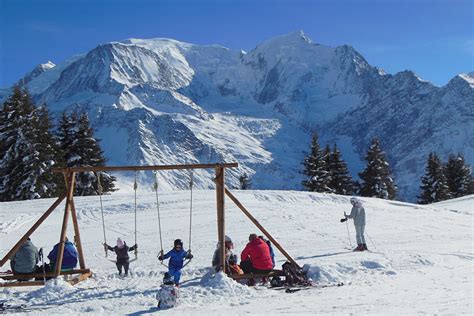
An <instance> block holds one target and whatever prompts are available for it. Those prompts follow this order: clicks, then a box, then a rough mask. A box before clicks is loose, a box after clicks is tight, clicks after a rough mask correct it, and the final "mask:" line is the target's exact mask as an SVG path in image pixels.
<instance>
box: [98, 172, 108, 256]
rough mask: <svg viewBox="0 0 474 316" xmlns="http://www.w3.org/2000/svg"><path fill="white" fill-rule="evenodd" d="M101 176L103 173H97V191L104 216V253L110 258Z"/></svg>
mask: <svg viewBox="0 0 474 316" xmlns="http://www.w3.org/2000/svg"><path fill="white" fill-rule="evenodd" d="M100 175H101V172H100V171H99V172H98V173H97V190H98V191H99V200H100V213H101V215H102V231H103V233H104V251H105V257H106V258H107V256H108V251H107V246H106V245H107V235H106V233H105V219H104V205H103V204H102V184H101V183H100Z"/></svg>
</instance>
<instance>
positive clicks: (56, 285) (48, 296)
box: [29, 278, 75, 301]
mask: <svg viewBox="0 0 474 316" xmlns="http://www.w3.org/2000/svg"><path fill="white" fill-rule="evenodd" d="M74 291H75V289H74V287H73V286H72V285H71V284H69V283H67V282H66V281H64V280H62V279H59V278H58V279H53V280H50V281H48V282H46V284H45V286H43V287H42V288H40V289H38V290H36V291H33V292H31V293H29V297H30V299H39V300H41V301H51V300H53V301H55V300H58V299H61V298H63V297H64V296H65V295H67V294H68V293H71V292H74Z"/></svg>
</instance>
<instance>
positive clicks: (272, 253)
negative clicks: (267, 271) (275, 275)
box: [258, 236, 275, 269]
mask: <svg viewBox="0 0 474 316" xmlns="http://www.w3.org/2000/svg"><path fill="white" fill-rule="evenodd" d="M258 238H260V239H261V240H263V241H264V242H265V243H266V244H267V246H268V249H270V257H272V263H273V267H272V269H274V268H275V251H273V247H272V244H271V243H270V240H268V239H265V237H263V236H258Z"/></svg>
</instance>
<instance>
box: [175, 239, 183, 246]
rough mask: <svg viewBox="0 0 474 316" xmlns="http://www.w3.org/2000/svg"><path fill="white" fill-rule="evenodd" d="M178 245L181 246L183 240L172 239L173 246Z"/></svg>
mask: <svg viewBox="0 0 474 316" xmlns="http://www.w3.org/2000/svg"><path fill="white" fill-rule="evenodd" d="M178 245H179V246H181V248H182V247H183V241H182V240H181V239H176V240H175V241H174V246H175V247H176V246H178Z"/></svg>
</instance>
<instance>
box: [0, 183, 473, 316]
mask: <svg viewBox="0 0 474 316" xmlns="http://www.w3.org/2000/svg"><path fill="white" fill-rule="evenodd" d="M126 190H127V188H124V190H123V191H126ZM140 190H146V188H142V187H140ZM234 194H235V195H236V196H237V197H238V198H239V199H240V200H241V201H242V203H243V204H244V205H245V206H246V207H247V208H248V209H249V210H251V212H252V213H253V215H254V216H255V217H256V218H257V219H258V220H259V221H260V223H261V224H263V225H264V226H265V227H266V228H267V229H268V230H269V231H270V232H271V233H272V234H273V235H274V236H275V237H276V238H277V239H278V240H279V241H280V242H281V244H282V245H283V246H284V247H285V248H286V250H287V251H288V252H289V253H290V254H291V255H292V256H293V257H294V258H295V259H296V260H297V261H298V262H299V263H300V264H302V265H303V264H307V265H308V266H307V267H308V268H309V275H311V276H312V278H313V279H314V280H315V281H317V282H319V283H320V284H322V285H323V284H332V283H336V282H344V284H345V285H344V286H342V287H330V288H322V289H321V288H314V289H309V290H304V291H299V292H296V293H293V294H286V293H284V292H283V291H276V290H270V289H266V288H262V287H257V288H255V289H254V288H247V287H245V286H242V285H239V284H237V283H235V282H233V281H231V280H229V279H227V278H225V277H221V276H218V277H217V278H215V279H209V278H207V277H204V278H203V279H202V277H203V276H205V275H206V272H207V271H208V267H209V265H210V262H211V259H212V254H213V251H214V249H215V245H216V237H217V231H216V230H217V229H216V215H215V193H214V191H212V190H209V191H207V190H202V191H201V190H198V191H195V192H194V217H193V230H192V233H193V235H192V244H191V248H192V251H193V253H194V255H195V258H194V259H193V261H192V262H191V264H190V265H188V266H187V267H186V268H185V269H184V274H183V283H182V285H181V287H180V306H178V307H177V308H175V309H172V310H168V311H165V313H167V314H176V315H183V314H184V315H186V314H198V315H204V314H205V315H211V314H219V315H222V314H229V313H232V314H238V315H240V314H246V313H258V314H262V313H265V314H272V315H273V314H285V315H288V314H291V315H296V314H298V315H301V314H343V315H344V314H377V315H380V314H397V315H398V314H404V315H406V314H420V313H421V314H449V315H466V314H472V311H473V300H472V298H473V295H474V293H473V289H474V281H473V278H472V273H473V265H472V262H473V259H474V253H473V249H472V240H473V237H474V236H473V232H474V229H473V228H474V227H473V218H472V216H473V215H474V210H473V209H472V205H473V204H474V196H472V195H471V196H468V197H464V198H461V199H457V200H452V201H447V202H443V203H438V204H433V205H424V206H420V205H414V204H409V203H402V202H394V201H385V200H379V199H370V198H364V199H363V202H364V205H365V209H366V212H367V221H368V222H367V234H368V235H367V237H369V238H370V239H369V240H368V246H369V248H370V249H371V251H370V252H362V253H357V252H351V251H350V250H348V248H350V245H349V239H348V235H347V231H346V225H345V224H341V223H340V222H339V219H340V218H341V215H342V214H343V212H344V211H349V209H350V204H349V198H348V197H343V196H337V195H330V194H327V195H325V194H316V193H307V192H294V191H235V192H234ZM154 199H155V198H154V195H153V194H152V193H145V192H143V191H141V192H140V194H139V195H138V222H137V225H138V244H139V253H138V261H135V262H133V263H132V264H131V269H132V275H131V276H130V277H128V278H123V279H122V278H119V277H118V276H117V273H116V271H115V265H114V264H113V263H111V262H109V261H107V260H106V259H105V258H104V253H103V248H102V245H101V242H102V241H103V239H102V222H101V214H100V208H99V205H100V204H99V200H98V197H77V198H76V208H77V212H78V218H79V224H80V227H81V232H82V234H81V237H82V241H83V245H84V252H85V261H86V264H87V266H88V267H90V268H91V269H92V271H93V272H94V276H93V277H92V278H91V279H89V280H87V281H84V282H82V283H79V284H78V285H76V286H75V287H70V286H68V285H67V284H65V283H64V282H51V283H50V284H48V285H47V286H45V287H44V288H38V287H34V288H9V289H1V290H0V302H3V301H7V302H8V303H9V304H12V305H17V304H18V305H19V304H22V303H24V304H27V305H28V306H30V307H31V308H37V309H39V308H44V309H42V310H39V311H40V312H41V313H44V314H51V313H58V314H65V313H73V314H76V313H92V314H114V315H115V314H132V315H142V314H148V313H153V312H156V311H157V310H156V309H155V306H156V301H155V299H154V297H155V294H156V292H157V290H158V287H159V285H160V284H161V279H162V273H163V272H164V271H165V268H164V267H163V266H161V265H160V264H159V263H158V261H157V259H156V254H157V253H158V251H159V250H160V244H159V238H158V236H159V235H158V229H157V226H158V225H157V217H156V205H155V204H154ZM160 201H161V207H160V211H161V215H162V217H161V218H162V227H163V238H164V240H163V243H164V247H165V248H166V249H168V248H169V247H171V244H172V242H173V240H174V239H175V238H181V239H183V240H184V242H185V248H187V247H188V244H189V242H188V233H187V232H188V226H187V225H188V222H189V218H188V214H189V213H188V212H189V191H175V192H169V191H168V192H163V193H161V195H160ZM132 202H133V195H132V194H126V195H125V194H113V195H111V196H106V197H104V207H105V222H106V227H107V241H108V242H109V243H113V242H114V241H115V239H116V238H117V237H122V238H124V239H125V240H126V241H127V242H128V243H129V244H130V243H133V235H134V231H133V227H134V213H133V210H134V207H133V203H132ZM52 203H53V200H52V199H46V200H35V201H23V202H6V203H0V255H2V256H3V255H4V254H5V253H6V252H7V251H8V249H9V248H10V247H11V246H12V245H13V244H14V243H15V242H16V241H17V239H18V238H19V237H20V236H21V235H22V234H23V233H24V232H25V231H26V230H27V229H28V228H29V227H30V226H31V225H32V224H33V223H34V221H35V220H36V219H37V218H39V217H40V216H41V214H42V213H43V212H44V211H45V210H46V209H47V208H48V207H49V206H50V205H51V204H52ZM63 207H64V205H61V206H60V207H59V208H58V210H57V211H55V213H53V214H52V215H51V217H50V218H49V219H48V220H47V221H46V222H45V223H44V225H43V226H41V227H40V228H39V229H38V231H37V232H35V233H34V234H33V236H32V241H33V242H34V243H35V244H36V245H37V246H39V247H42V246H43V247H45V251H46V252H47V251H49V249H50V248H51V247H52V246H53V245H54V244H55V243H56V242H57V239H58V238H59V230H60V227H61V223H62V214H61V213H62V211H63V210H64V208H63ZM348 228H349V230H350V234H351V235H350V238H351V240H352V243H354V228H353V226H352V223H350V224H349V226H348ZM226 230H227V234H228V235H230V236H231V237H232V239H233V240H234V243H235V252H236V253H240V251H241V250H242V249H243V247H244V246H245V243H246V240H247V238H248V235H249V234H250V233H252V232H255V231H256V228H255V227H254V226H253V224H252V223H251V222H250V221H249V220H248V219H247V218H246V217H245V216H244V215H243V214H242V213H241V212H240V210H239V209H238V208H237V207H236V206H235V205H233V204H232V202H231V201H230V200H227V201H226ZM69 232H70V233H69V237H71V236H72V235H73V234H72V229H71V227H69ZM352 246H353V245H352ZM276 259H277V264H278V265H281V264H282V263H283V262H284V260H283V259H284V257H283V256H282V255H281V254H279V253H277V257H276ZM7 268H8V267H6V266H4V267H2V269H7ZM160 313H161V312H160Z"/></svg>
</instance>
